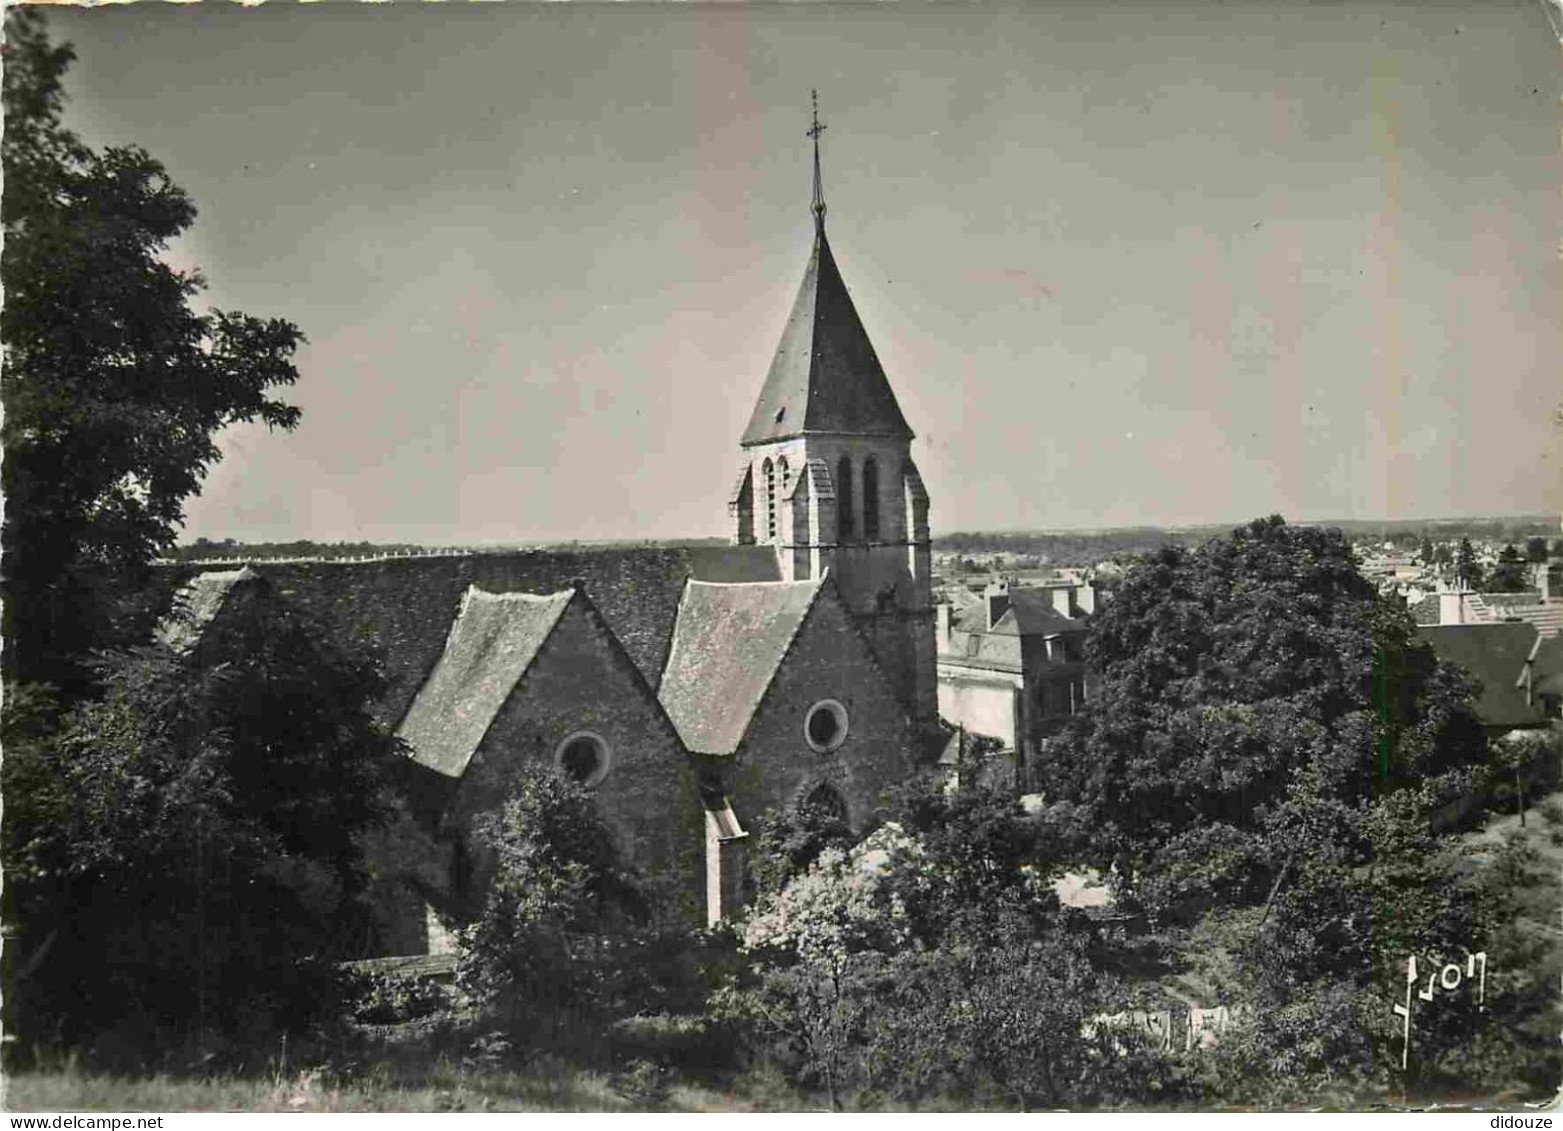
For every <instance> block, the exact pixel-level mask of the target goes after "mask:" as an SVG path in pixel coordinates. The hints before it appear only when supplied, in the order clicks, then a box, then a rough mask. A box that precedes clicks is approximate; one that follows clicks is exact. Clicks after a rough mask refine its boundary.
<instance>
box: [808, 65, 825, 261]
mask: <svg viewBox="0 0 1563 1131" xmlns="http://www.w3.org/2000/svg"><path fill="white" fill-rule="evenodd" d="M809 95H810V97H811V98H813V100H814V124H813V125H812V126H810V127H809V131H808V133H807V134H806V135H805V136H807V137H811V138H813V139H814V204H813V212H814V226H815V227H816V228H819V229H821V230H823V229H824V227H825V188H824V186H823V185H822V184H821V183H820V175H819V135H820V134H822V133H824V132H825V127H824V126H822V125H820V120H819V91H817V90H811V91H809Z"/></svg>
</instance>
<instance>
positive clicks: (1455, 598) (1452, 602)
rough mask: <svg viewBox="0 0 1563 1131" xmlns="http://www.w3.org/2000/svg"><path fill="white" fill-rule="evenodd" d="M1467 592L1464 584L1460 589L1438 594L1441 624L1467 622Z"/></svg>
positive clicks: (1439, 621) (1439, 620)
mask: <svg viewBox="0 0 1563 1131" xmlns="http://www.w3.org/2000/svg"><path fill="white" fill-rule="evenodd" d="M1466 592H1467V590H1466V588H1465V587H1464V586H1463V585H1462V586H1460V587H1459V588H1458V589H1450V590H1446V591H1445V592H1443V593H1440V594H1439V595H1438V623H1439V624H1464V623H1465V595H1466Z"/></svg>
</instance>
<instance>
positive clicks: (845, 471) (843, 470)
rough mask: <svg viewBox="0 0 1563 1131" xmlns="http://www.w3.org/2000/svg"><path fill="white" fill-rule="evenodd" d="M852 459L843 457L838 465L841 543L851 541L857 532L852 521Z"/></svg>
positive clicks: (837, 497)
mask: <svg viewBox="0 0 1563 1131" xmlns="http://www.w3.org/2000/svg"><path fill="white" fill-rule="evenodd" d="M852 512H853V506H852V457H851V456H842V457H841V462H840V463H839V464H837V465H836V514H837V515H839V516H840V518H839V522H840V524H841V541H843V542H846V541H850V540H851V538H852V536H853V535H854V534H855V533H856V532H857V531H856V529H855V524H854V523H853V521H852Z"/></svg>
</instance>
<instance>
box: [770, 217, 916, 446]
mask: <svg viewBox="0 0 1563 1131" xmlns="http://www.w3.org/2000/svg"><path fill="white" fill-rule="evenodd" d="M810 432H836V433H849V434H857V435H870V436H897V437H902V438H905V439H911V438H912V430H911V428H909V427H908V426H907V423H906V418H905V417H904V416H902V415H901V407H900V406H899V405H898V404H896V399H895V393H893V392H892V391H891V389H890V382H889V380H888V379H886V377H885V371H884V369H883V368H882V367H881V366H880V364H879V358H878V356H877V355H875V353H874V346H873V343H872V342H870V341H869V340H868V332H867V331H866V330H864V329H863V323H862V321H861V320H860V319H859V318H858V315H857V310H856V309H854V308H853V306H852V298H851V296H850V295H848V294H847V285H846V283H844V282H842V279H841V272H840V270H839V269H837V267H836V260H835V257H834V256H832V255H831V253H830V241H829V240H827V239H826V238H825V224H824V217H823V216H817V221H816V224H815V231H814V251H813V253H812V254H811V255H810V256H809V265H808V268H807V269H806V270H805V271H804V272H803V285H802V286H801V287H799V288H798V297H797V300H796V301H795V302H794V303H793V304H792V314H791V316H790V317H788V319H787V325H786V327H785V328H784V329H783V330H782V336H781V344H780V345H778V346H777V347H776V356H775V357H774V358H773V359H772V361H771V369H770V372H769V373H768V374H767V375H766V378H765V386H764V387H763V388H762V389H761V390H760V399H759V400H758V401H756V402H755V406H754V413H753V415H751V416H750V418H749V426H748V427H747V428H745V429H744V434H743V441H742V442H743V443H744V444H745V445H748V444H761V443H765V442H767V441H770V440H780V439H784V438H786V437H789V436H800V435H805V434H807V433H810Z"/></svg>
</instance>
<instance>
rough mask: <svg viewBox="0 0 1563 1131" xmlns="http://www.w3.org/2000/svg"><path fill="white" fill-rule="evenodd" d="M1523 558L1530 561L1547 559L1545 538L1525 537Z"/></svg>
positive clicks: (1535, 561)
mask: <svg viewBox="0 0 1563 1131" xmlns="http://www.w3.org/2000/svg"><path fill="white" fill-rule="evenodd" d="M1525 560H1526V561H1528V562H1531V563H1537V562H1544V561H1546V560H1547V540H1546V539H1545V538H1542V537H1539V536H1538V537H1534V538H1527V539H1525Z"/></svg>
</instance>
